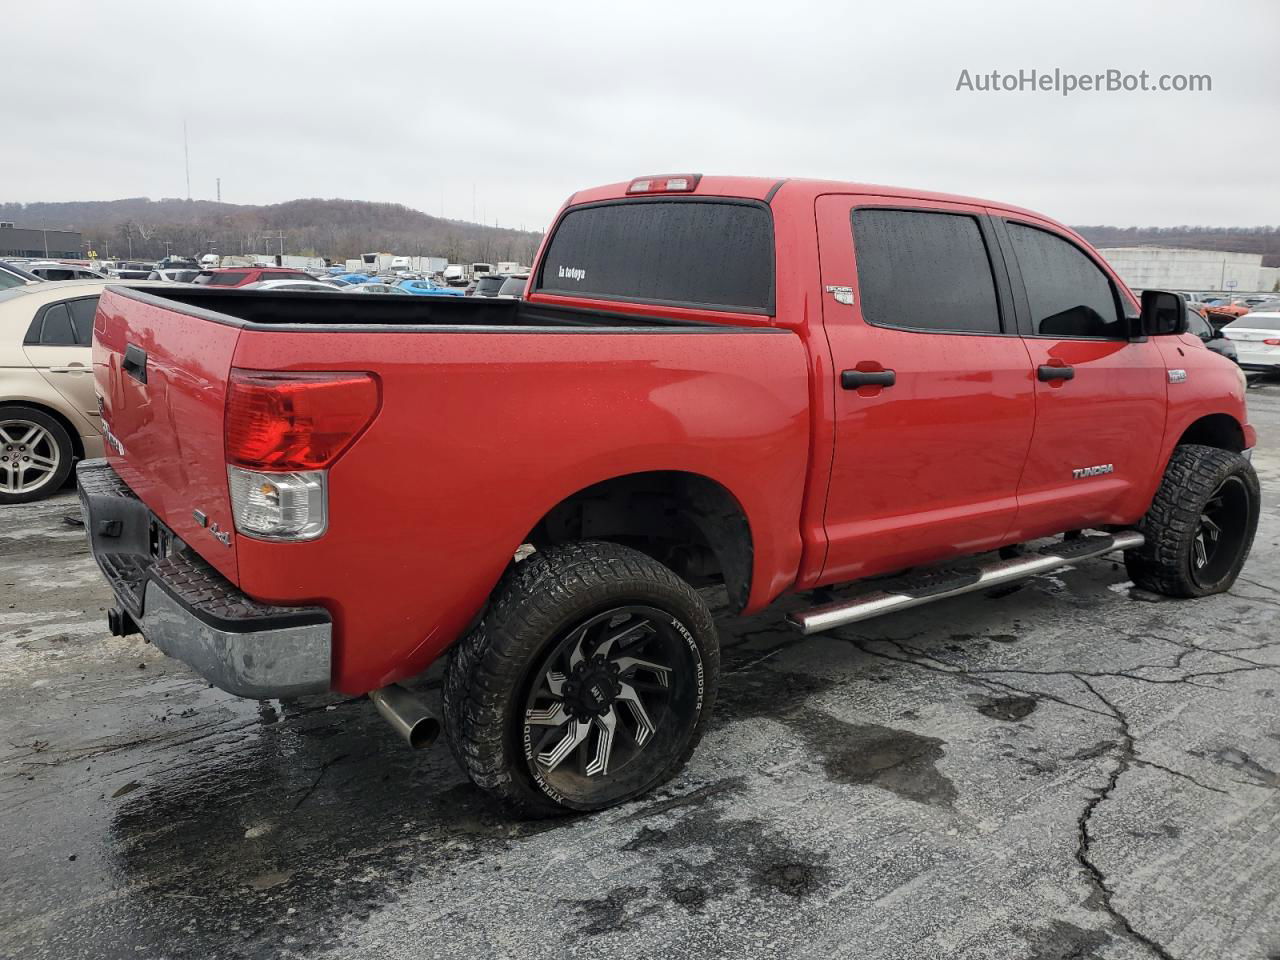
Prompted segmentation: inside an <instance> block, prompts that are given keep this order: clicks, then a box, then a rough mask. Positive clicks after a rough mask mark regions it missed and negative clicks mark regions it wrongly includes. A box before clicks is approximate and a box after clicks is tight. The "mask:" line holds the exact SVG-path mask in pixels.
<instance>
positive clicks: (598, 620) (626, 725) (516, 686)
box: [444, 542, 720, 815]
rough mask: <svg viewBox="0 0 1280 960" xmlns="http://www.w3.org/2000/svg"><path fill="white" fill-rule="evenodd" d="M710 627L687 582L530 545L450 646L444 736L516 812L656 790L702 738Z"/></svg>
mask: <svg viewBox="0 0 1280 960" xmlns="http://www.w3.org/2000/svg"><path fill="white" fill-rule="evenodd" d="M719 662H720V658H719V646H718V643H717V640H716V630H715V624H714V622H713V620H712V618H711V614H710V612H709V611H708V609H707V607H706V604H705V603H703V601H702V599H701V597H699V596H698V594H697V592H696V591H694V590H693V588H692V587H690V586H689V585H688V584H687V583H685V582H684V581H683V580H681V579H680V578H679V577H677V576H676V575H675V574H674V573H672V572H671V571H670V570H669V569H667V568H666V567H664V566H663V565H662V564H660V563H658V562H657V561H656V560H653V559H652V558H650V557H648V556H646V555H645V554H642V553H640V552H638V551H636V550H632V549H630V548H628V547H623V546H619V545H617V544H612V543H597V542H583V543H573V544H566V545H562V546H556V547H552V548H550V549H548V550H545V551H539V552H537V553H535V554H533V555H532V556H531V557H529V558H528V559H527V560H525V561H523V562H522V563H520V564H518V565H517V566H516V567H515V568H514V569H513V570H512V571H511V572H510V573H509V574H508V575H507V577H506V578H505V579H504V580H503V582H502V583H501V584H500V585H499V587H498V590H497V592H496V593H495V596H494V598H493V602H492V603H491V604H490V607H489V610H488V612H487V614H486V615H485V617H484V619H483V620H482V621H481V623H480V624H479V625H478V626H477V627H476V628H475V629H474V630H473V631H472V632H471V633H470V634H468V635H467V636H466V637H464V638H463V639H462V640H461V641H459V643H458V645H457V647H456V648H455V649H454V652H453V655H452V657H451V658H450V661H449V668H448V671H447V673H446V676H445V684H444V715H445V731H446V734H447V736H448V738H449V743H450V746H451V747H452V749H453V752H454V755H455V756H456V757H457V759H458V761H459V762H460V763H461V764H462V766H463V767H464V768H465V769H466V771H467V773H468V774H469V775H470V777H471V779H472V780H473V781H474V782H475V783H476V784H477V785H478V786H480V787H482V788H484V789H485V790H488V791H490V792H491V793H494V794H496V795H497V796H498V797H500V798H501V799H502V800H504V801H506V802H507V803H509V804H511V805H513V806H515V807H517V808H518V809H520V810H521V811H522V812H524V813H528V814H532V815H546V814H552V813H564V812H569V811H586V810H600V809H603V808H605V807H610V806H613V805H615V804H618V803H622V802H624V801H626V800H629V799H631V798H632V797H635V796H638V795H640V794H642V793H645V792H646V791H648V790H651V789H653V788H654V787H655V786H657V785H658V784H660V783H662V782H663V781H665V780H667V779H668V778H669V777H671V776H672V775H673V774H674V773H675V772H676V771H677V770H679V769H680V767H681V766H683V765H684V763H685V761H686V760H687V759H688V757H689V755H690V754H691V753H692V752H693V749H694V747H695V746H696V745H697V742H698V740H699V739H700V738H701V736H702V731H703V729H704V728H705V725H706V721H707V718H708V716H709V714H710V710H711V706H712V701H713V700H714V699H715V689H716V680H717V676H718V673H719Z"/></svg>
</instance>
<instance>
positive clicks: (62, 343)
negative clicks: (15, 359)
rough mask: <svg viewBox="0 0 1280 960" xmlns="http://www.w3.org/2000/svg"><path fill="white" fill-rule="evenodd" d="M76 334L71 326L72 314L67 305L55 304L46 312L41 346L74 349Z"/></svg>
mask: <svg viewBox="0 0 1280 960" xmlns="http://www.w3.org/2000/svg"><path fill="white" fill-rule="evenodd" d="M75 343H76V334H75V330H74V328H73V327H72V326H71V312H70V311H69V310H68V309H67V305H66V304H65V303H55V304H54V305H53V306H51V307H49V308H47V309H46V310H45V312H44V325H43V326H42V327H41V330H40V344H41V345H42V346H46V347H73V346H75Z"/></svg>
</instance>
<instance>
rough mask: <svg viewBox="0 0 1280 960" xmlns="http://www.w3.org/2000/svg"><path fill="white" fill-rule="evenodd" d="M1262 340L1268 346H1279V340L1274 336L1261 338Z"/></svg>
mask: <svg viewBox="0 0 1280 960" xmlns="http://www.w3.org/2000/svg"><path fill="white" fill-rule="evenodd" d="M1262 342H1263V343H1265V344H1266V345H1267V346H1268V347H1280V340H1277V339H1275V338H1274V337H1272V338H1271V339H1270V340H1263V341H1262Z"/></svg>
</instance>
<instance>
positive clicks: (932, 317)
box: [852, 207, 1000, 333]
mask: <svg viewBox="0 0 1280 960" xmlns="http://www.w3.org/2000/svg"><path fill="white" fill-rule="evenodd" d="M852 216H853V244H854V256H855V257H856V258H857V262H858V290H859V293H860V295H861V297H862V318H863V320H865V321H866V322H867V323H871V324H874V325H876V326H884V327H899V328H903V329H907V330H921V331H929V332H934V333H1000V308H999V306H997V300H996V285H995V280H994V278H993V277H992V273H991V260H990V258H989V257H988V255H987V246H986V243H985V242H984V241H983V239H982V230H981V228H980V227H979V226H978V221H977V220H976V219H975V218H974V217H972V216H969V215H967V214H955V213H942V212H937V211H924V210H885V209H877V208H874V207H866V208H860V209H857V210H854V211H853V215H852Z"/></svg>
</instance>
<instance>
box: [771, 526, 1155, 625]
mask: <svg viewBox="0 0 1280 960" xmlns="http://www.w3.org/2000/svg"><path fill="white" fill-rule="evenodd" d="M1142 544H1143V536H1142V534H1140V533H1138V531H1136V530H1124V531H1121V532H1119V533H1115V534H1104V535H1101V536H1094V537H1080V538H1079V539H1077V540H1063V541H1061V542H1059V543H1054V544H1050V545H1049V546H1047V547H1043V548H1042V549H1041V550H1040V551H1039V552H1038V553H1035V554H1032V555H1031V556H1022V557H1014V558H1013V559H1012V560H999V561H996V562H995V563H991V564H988V565H986V566H983V567H966V568H955V567H952V568H948V569H943V570H935V571H930V572H928V573H925V574H922V575H919V576H916V577H913V578H911V579H907V580H904V581H901V582H900V583H899V584H897V585H895V586H894V587H893V588H891V589H888V590H877V591H875V592H874V593H867V594H864V595H862V596H860V597H855V598H854V599H852V600H841V601H837V602H836V603H828V604H824V605H822V606H820V607H811V608H810V609H808V610H797V611H795V612H794V613H792V614H790V615H789V616H788V618H787V619H789V620H790V621H791V622H792V623H793V624H794V625H795V626H797V627H799V628H800V632H801V633H804V634H806V635H808V634H811V633H821V632H822V631H823V630H831V629H832V628H834V627H843V626H845V625H846V624H850V623H857V622H858V621H859V620H870V619H871V618H872V617H878V616H881V615H882V614H886V613H893V612H895V611H898V610H907V609H909V608H911V607H918V606H920V605H921V604H925V603H932V602H933V601H934V600H943V599H945V598H947V597H956V596H959V595H960V594H962V593H972V592H973V591H975V590H987V589H989V588H991V587H998V586H1000V585H1001V584H1003V583H1011V582H1013V581H1014V580H1023V579H1025V578H1027V577H1033V576H1035V575H1036V574H1038V573H1048V572H1049V571H1050V570H1057V569H1058V568H1059V567H1064V566H1070V565H1071V564H1073V563H1077V562H1079V561H1081V560H1092V559H1093V558H1095V557H1101V556H1103V555H1104V554H1108V553H1111V552H1113V551H1115V550H1134V549H1137V548H1138V547H1140V546H1142Z"/></svg>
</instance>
